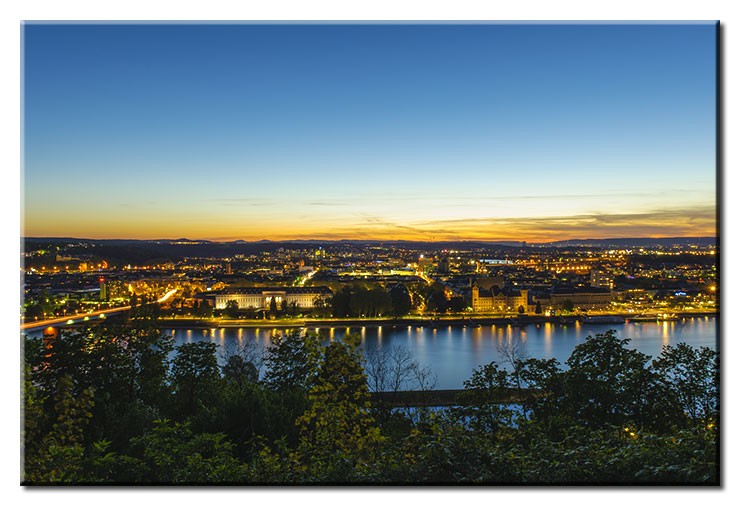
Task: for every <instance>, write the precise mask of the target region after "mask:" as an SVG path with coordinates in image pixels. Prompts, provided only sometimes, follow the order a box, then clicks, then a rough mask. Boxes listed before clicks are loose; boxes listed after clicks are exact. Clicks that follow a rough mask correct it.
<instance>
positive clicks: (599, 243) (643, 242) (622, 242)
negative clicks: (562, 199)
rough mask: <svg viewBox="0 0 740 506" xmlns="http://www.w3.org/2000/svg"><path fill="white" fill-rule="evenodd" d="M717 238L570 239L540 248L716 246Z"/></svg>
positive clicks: (550, 243) (549, 243) (545, 244)
mask: <svg viewBox="0 0 740 506" xmlns="http://www.w3.org/2000/svg"><path fill="white" fill-rule="evenodd" d="M716 245H717V238H716V237H659V238H655V237H629V238H625V237H614V238H611V239H569V240H567V241H555V242H548V243H543V244H539V245H538V246H547V247H555V248H563V247H568V246H570V247H574V246H584V247H598V248H610V247H617V248H629V247H639V248H644V247H656V246H662V247H670V246H699V247H707V246H716Z"/></svg>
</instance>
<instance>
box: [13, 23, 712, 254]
mask: <svg viewBox="0 0 740 506" xmlns="http://www.w3.org/2000/svg"><path fill="white" fill-rule="evenodd" d="M23 32H24V33H23V36H24V57H23V60H24V106H25V116H24V181H23V183H24V195H23V197H24V224H23V230H22V232H23V233H24V235H28V236H77V237H100V238H104V237H108V238H111V237H136V238H154V237H181V236H188V237H198V238H208V239H217V240H219V239H220V240H225V239H247V240H259V239H263V238H268V239H291V238H304V239H305V238H327V239H336V238H374V239H404V238H406V239H426V240H446V239H483V240H528V241H537V240H550V239H553V240H554V239H567V238H577V237H614V236H674V235H679V236H680V235H712V234H713V233H714V229H715V221H714V219H715V207H716V202H715V192H716V160H715V150H716V147H715V139H716V132H715V123H716V114H715V87H716V69H715V64H716V54H715V50H716V44H715V39H716V25H715V24H713V23H692V24H678V25H675V24H674V25H670V24H633V25H618V24H571V25H564V24H534V25H526V24H503V25H493V24H464V25H454V24H446V25H430V24H417V25H400V24H374V25H351V24H336V25H319V24H309V25H300V24H289V25H272V24H262V25H249V24H247V25H223V24H212V25H182V24H170V25H154V24H148V25H130V24H129V25H94V24H88V25H51V24H26V25H25V26H24V30H23Z"/></svg>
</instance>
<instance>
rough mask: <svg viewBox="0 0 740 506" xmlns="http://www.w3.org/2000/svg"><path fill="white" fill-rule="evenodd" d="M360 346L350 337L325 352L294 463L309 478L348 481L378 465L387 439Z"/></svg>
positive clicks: (301, 421)
mask: <svg viewBox="0 0 740 506" xmlns="http://www.w3.org/2000/svg"><path fill="white" fill-rule="evenodd" d="M358 347H359V339H357V338H355V337H354V336H349V337H348V338H345V340H344V342H333V343H331V344H329V346H327V347H326V348H325V350H324V356H323V360H322V362H321V367H320V369H319V374H318V378H317V382H316V384H315V385H314V387H313V388H312V389H311V392H310V394H309V400H310V407H309V409H308V410H307V411H306V412H305V413H304V414H303V416H301V417H300V418H299V419H298V422H297V424H298V427H299V430H300V435H301V436H300V441H299V444H298V448H297V449H296V451H295V452H294V453H293V454H292V456H291V458H292V460H293V461H294V462H295V463H296V464H297V469H298V470H299V472H300V473H302V474H304V475H305V476H307V477H309V479H320V480H329V481H336V482H342V481H346V480H349V479H351V478H356V477H357V476H362V475H363V474H364V473H367V472H368V470H369V468H370V467H371V466H372V465H373V463H374V462H376V461H377V458H378V451H379V447H380V443H381V442H382V437H381V435H380V429H379V428H378V427H377V426H376V425H375V421H374V419H373V417H372V414H371V410H370V393H369V391H368V387H367V378H366V377H365V372H364V369H363V366H362V359H361V355H360V352H359V350H358Z"/></svg>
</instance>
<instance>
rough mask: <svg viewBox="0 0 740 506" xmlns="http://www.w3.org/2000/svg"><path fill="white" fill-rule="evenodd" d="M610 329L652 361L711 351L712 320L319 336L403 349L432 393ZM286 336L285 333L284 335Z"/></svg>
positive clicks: (198, 335) (338, 330)
mask: <svg viewBox="0 0 740 506" xmlns="http://www.w3.org/2000/svg"><path fill="white" fill-rule="evenodd" d="M609 329H614V330H616V332H617V336H618V337H619V338H621V339H631V342H630V345H629V347H630V348H634V349H637V350H639V351H641V352H642V353H645V354H647V355H650V356H652V357H655V356H657V355H658V354H659V353H660V350H661V349H662V347H663V346H664V345H673V346H675V345H676V344H678V343H680V342H685V343H687V344H690V345H692V346H697V347H698V346H707V347H710V348H713V349H716V343H717V335H718V331H717V320H716V318H707V317H697V318H685V319H682V320H678V321H668V322H635V323H625V324H617V325H615V324H611V325H610V324H597V325H580V324H570V325H563V324H556V323H541V324H529V325H526V326H524V327H515V326H511V325H507V326H505V327H501V326H480V327H453V326H444V327H439V328H431V327H417V326H409V325H402V326H398V327H377V331H376V332H368V331H366V330H364V329H363V328H362V327H359V326H358V327H351V328H347V327H332V328H330V329H321V330H319V334H320V335H321V336H322V337H323V338H324V339H323V341H324V343H325V344H328V343H329V342H330V341H334V340H336V339H340V338H341V337H342V336H345V335H347V334H348V333H350V332H351V333H356V334H360V335H361V336H362V337H363V339H362V341H361V346H362V347H363V348H365V349H369V348H375V347H379V348H381V349H391V348H393V347H395V346H400V347H403V348H408V350H409V351H410V352H411V354H412V355H413V357H414V359H415V360H417V361H418V362H419V363H420V365H422V366H429V367H431V369H432V370H433V371H434V373H435V374H436V375H437V380H438V381H437V388H441V389H444V388H462V385H463V382H464V381H465V380H466V379H468V378H470V376H471V374H472V371H473V369H475V368H476V367H478V366H481V365H484V364H487V363H489V362H492V361H500V360H501V355H500V353H499V348H500V347H501V346H505V345H513V344H518V346H519V349H520V350H523V352H524V353H525V354H526V356H528V357H532V358H555V359H557V360H558V361H559V362H560V364H561V366H563V367H564V364H565V360H566V359H567V358H568V356H569V355H570V353H571V352H572V351H573V348H574V347H575V346H576V345H578V344H581V343H583V342H585V341H586V337H587V336H589V335H595V334H599V333H604V332H606V331H607V330H609ZM288 331H290V330H288ZM283 332H286V331H285V330H281V329H274V328H271V329H268V328H264V329H259V328H240V329H236V328H224V329H219V336H218V339H216V338H215V336H214V334H213V331H203V332H198V331H196V332H193V331H192V330H190V329H176V330H174V337H175V344H176V345H179V344H183V343H186V342H196V341H201V340H210V341H213V342H215V343H216V344H219V345H222V346H223V344H225V343H227V342H229V340H232V339H233V340H236V339H238V338H239V337H242V338H243V339H250V338H251V339H255V340H256V341H257V342H258V343H260V344H262V345H263V346H269V345H270V344H271V338H273V337H275V336H277V335H279V334H282V333H283Z"/></svg>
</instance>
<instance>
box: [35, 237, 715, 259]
mask: <svg viewBox="0 0 740 506" xmlns="http://www.w3.org/2000/svg"><path fill="white" fill-rule="evenodd" d="M690 245H696V246H698V247H708V246H716V239H715V238H714V237H672V238H660V239H652V238H613V239H573V240H568V241H556V242H551V243H544V244H528V243H524V242H522V243H520V242H481V241H475V242H474V241H445V242H423V241H366V240H365V241H362V240H341V241H322V240H299V241H268V240H261V241H254V242H248V241H243V240H237V241H230V242H215V241H207V240H199V239H187V238H180V239H158V240H136V239H99V240H98V239H76V238H69V237H64V238H62V237H50V238H45V237H28V238H22V239H21V248H22V249H23V250H24V251H33V250H37V249H51V250H52V251H54V250H55V249H56V248H55V247H57V246H58V247H63V250H64V251H65V254H70V255H73V256H74V255H88V256H89V255H94V256H95V257H98V258H104V259H106V260H107V261H108V262H109V263H111V265H118V266H120V265H126V264H129V263H130V264H134V265H146V264H152V263H156V262H159V261H162V260H171V261H177V260H181V259H183V258H198V257H200V258H226V257H231V256H234V255H238V254H242V255H251V254H259V253H261V252H272V251H277V250H279V249H281V248H284V249H288V250H290V249H293V250H295V249H304V250H311V249H314V248H317V247H320V246H322V247H324V248H328V247H334V248H343V247H347V248H354V247H359V248H361V247H364V246H371V247H373V246H374V247H382V248H403V249H409V250H415V251H419V252H424V253H425V252H439V251H444V250H453V251H454V250H467V251H479V252H480V254H481V255H491V258H494V257H496V256H498V255H508V254H512V253H513V252H516V251H522V250H523V249H530V248H552V249H556V248H634V247H638V248H640V247H672V246H690Z"/></svg>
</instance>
